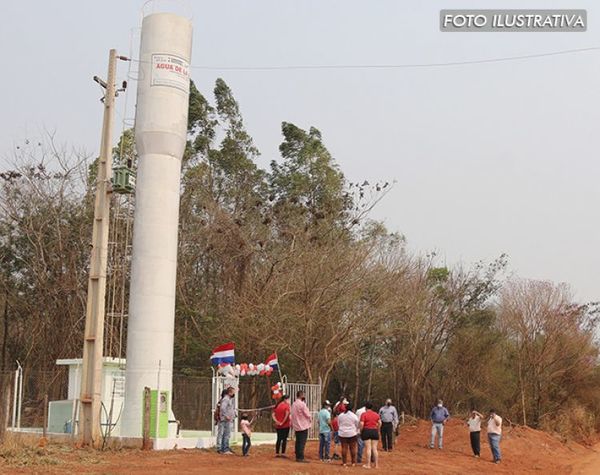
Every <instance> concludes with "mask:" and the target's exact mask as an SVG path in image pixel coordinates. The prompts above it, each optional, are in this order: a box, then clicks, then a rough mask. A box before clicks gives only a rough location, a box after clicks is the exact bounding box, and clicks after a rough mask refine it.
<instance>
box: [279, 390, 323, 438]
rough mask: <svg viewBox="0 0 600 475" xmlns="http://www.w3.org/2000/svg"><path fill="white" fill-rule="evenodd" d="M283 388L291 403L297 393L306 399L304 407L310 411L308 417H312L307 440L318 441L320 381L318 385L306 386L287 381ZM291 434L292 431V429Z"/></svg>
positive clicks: (320, 402) (320, 403)
mask: <svg viewBox="0 0 600 475" xmlns="http://www.w3.org/2000/svg"><path fill="white" fill-rule="evenodd" d="M283 385H284V388H283V391H284V393H285V394H288V395H289V396H290V401H292V403H293V402H294V400H295V399H296V393H297V392H298V391H304V396H305V397H306V401H305V402H306V405H307V406H308V410H309V411H310V415H311V417H312V425H311V427H310V429H308V438H309V439H318V438H319V417H318V415H319V410H320V409H321V405H322V404H323V401H321V380H320V379H319V384H307V383H288V382H287V381H286V382H284V383H283ZM292 433H293V429H292Z"/></svg>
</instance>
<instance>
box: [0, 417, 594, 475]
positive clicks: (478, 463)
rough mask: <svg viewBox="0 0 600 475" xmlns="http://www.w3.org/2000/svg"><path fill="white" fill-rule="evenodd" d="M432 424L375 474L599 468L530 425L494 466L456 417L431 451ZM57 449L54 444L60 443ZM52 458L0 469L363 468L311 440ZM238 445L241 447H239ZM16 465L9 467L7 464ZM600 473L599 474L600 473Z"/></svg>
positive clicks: (59, 451) (62, 452) (407, 437)
mask: <svg viewBox="0 0 600 475" xmlns="http://www.w3.org/2000/svg"><path fill="white" fill-rule="evenodd" d="M430 432H431V424H430V423H429V422H427V421H418V422H417V423H415V424H414V425H405V426H403V427H402V429H401V432H400V436H399V437H398V439H397V444H396V446H395V448H394V451H393V452H389V453H386V452H384V453H381V457H380V469H379V470H378V471H377V473H394V474H438V473H439V474H441V473H443V474H458V473H462V474H464V473H502V474H508V473H510V474H514V473H519V474H529V473H544V474H568V473H582V474H584V473H585V474H588V473H589V474H591V473H594V472H593V471H590V470H594V467H596V466H600V465H598V464H597V463H598V462H600V458H598V457H600V454H599V453H598V452H596V451H594V450H593V449H589V448H586V447H583V446H582V445H578V444H568V445H566V444H563V443H561V442H560V441H559V440H557V439H556V438H554V437H552V436H551V435H549V434H546V433H544V432H540V431H536V430H533V429H530V428H526V427H505V429H504V436H503V440H502V443H501V448H502V456H503V457H502V463H501V464H499V465H494V464H493V463H492V461H491V460H492V458H491V453H490V449H489V446H488V444H487V439H486V436H485V432H482V438H481V439H482V447H481V450H482V457H481V458H480V459H476V458H474V457H473V456H472V453H471V449H470V445H469V433H468V429H467V427H466V426H465V425H464V424H463V423H462V422H461V421H459V420H450V421H449V422H448V424H447V425H446V429H445V433H444V449H443V450H438V449H429V447H428V445H429V435H430ZM55 447H56V446H55ZM45 450H46V451H47V452H48V454H49V456H51V457H52V462H51V463H48V462H44V460H43V456H41V457H40V460H39V465H37V466H36V465H32V464H31V461H30V462H29V463H28V465H29V466H28V467H23V466H21V467H19V466H16V465H14V464H10V460H5V461H4V462H3V461H2V457H0V473H39V472H40V470H41V469H43V472H44V473H110V474H117V473H118V474H142V473H159V472H160V473H166V474H182V473H219V472H221V473H222V472H223V470H226V471H227V473H251V474H259V473H260V474H271V473H272V474H289V473H294V474H305V473H306V474H326V473H334V474H335V473H347V472H362V471H363V469H361V468H351V467H349V468H347V469H344V468H343V467H341V465H340V463H339V462H332V463H327V464H324V463H321V462H319V461H318V459H317V450H318V444H317V443H316V442H309V444H308V446H307V449H306V454H307V458H308V459H309V461H310V462H311V463H309V464H298V463H296V462H294V461H293V441H291V443H290V444H289V445H288V455H289V456H290V458H289V459H276V458H274V456H273V455H274V454H273V452H274V451H273V447H272V446H261V447H253V448H252V451H251V454H250V456H249V457H247V458H245V457H240V456H237V455H236V456H225V455H217V454H216V453H214V452H213V451H206V450H178V451H168V452H142V451H136V450H123V451H120V452H104V453H99V452H90V451H82V450H75V449H71V448H67V447H56V448H53V446H52V445H49V446H48V447H46V448H45ZM234 450H236V451H238V450H237V449H236V448H234ZM9 464H10V465H9ZM599 473H600V472H599Z"/></svg>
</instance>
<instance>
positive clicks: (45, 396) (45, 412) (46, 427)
mask: <svg viewBox="0 0 600 475" xmlns="http://www.w3.org/2000/svg"><path fill="white" fill-rule="evenodd" d="M47 430H48V395H47V394H44V427H43V428H42V437H44V438H46V431H47Z"/></svg>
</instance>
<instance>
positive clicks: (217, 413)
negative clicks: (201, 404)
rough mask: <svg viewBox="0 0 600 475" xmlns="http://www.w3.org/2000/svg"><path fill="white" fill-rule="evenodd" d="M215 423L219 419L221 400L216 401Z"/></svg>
mask: <svg viewBox="0 0 600 475" xmlns="http://www.w3.org/2000/svg"><path fill="white" fill-rule="evenodd" d="M214 419H215V424H218V423H219V421H220V420H221V401H219V402H218V403H217V407H216V408H215V417H214Z"/></svg>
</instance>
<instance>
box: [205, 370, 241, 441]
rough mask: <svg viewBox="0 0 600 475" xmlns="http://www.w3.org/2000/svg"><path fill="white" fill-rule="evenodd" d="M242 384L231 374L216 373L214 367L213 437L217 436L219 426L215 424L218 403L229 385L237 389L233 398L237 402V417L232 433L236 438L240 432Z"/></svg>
mask: <svg viewBox="0 0 600 475" xmlns="http://www.w3.org/2000/svg"><path fill="white" fill-rule="evenodd" d="M239 386H240V380H239V378H236V377H230V376H221V375H219V374H216V373H215V370H214V369H213V378H212V409H211V414H212V435H213V437H216V436H217V426H216V425H215V409H216V408H217V403H218V402H219V401H220V400H221V393H222V392H223V390H224V389H227V388H229V387H233V388H235V390H236V395H235V397H234V398H233V402H234V404H235V419H234V420H233V427H232V431H231V433H232V435H233V436H234V438H237V433H238V400H239V396H238V388H239Z"/></svg>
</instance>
